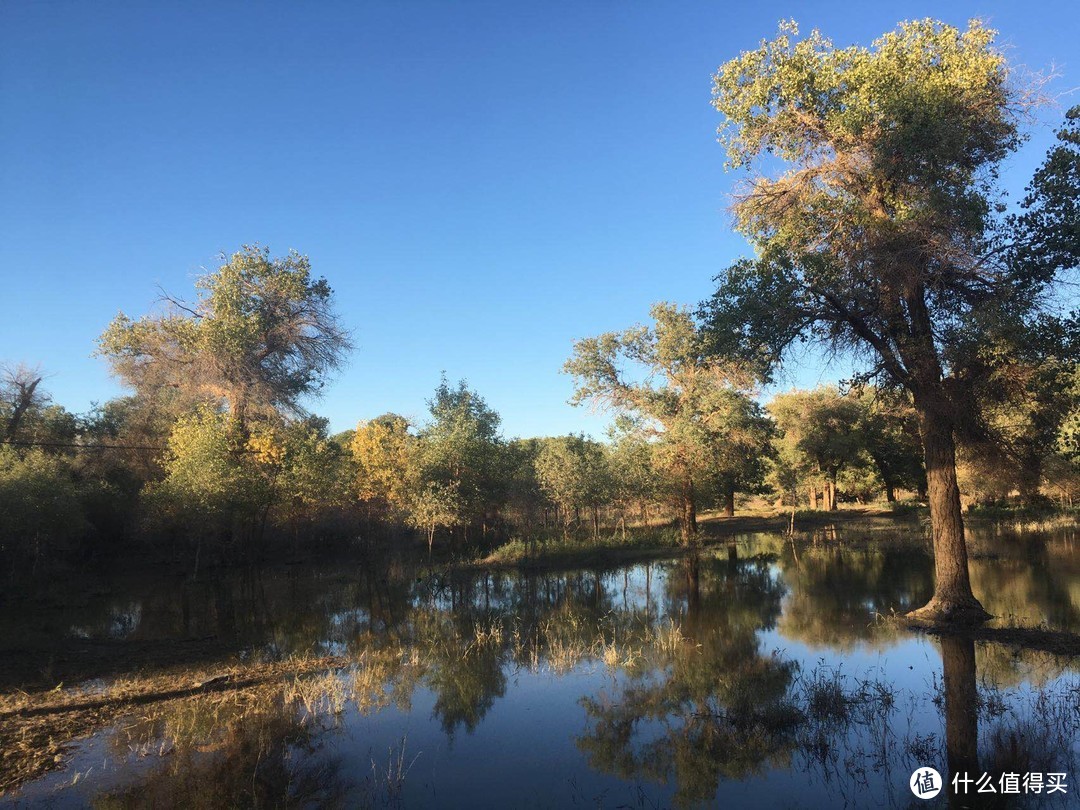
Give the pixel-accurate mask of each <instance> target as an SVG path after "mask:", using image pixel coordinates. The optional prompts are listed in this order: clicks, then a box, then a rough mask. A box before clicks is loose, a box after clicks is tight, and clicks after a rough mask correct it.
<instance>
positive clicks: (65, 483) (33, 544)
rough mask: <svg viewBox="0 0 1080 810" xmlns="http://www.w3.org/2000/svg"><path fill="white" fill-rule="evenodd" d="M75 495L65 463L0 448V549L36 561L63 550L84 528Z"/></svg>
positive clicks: (35, 451) (38, 452) (55, 457)
mask: <svg viewBox="0 0 1080 810" xmlns="http://www.w3.org/2000/svg"><path fill="white" fill-rule="evenodd" d="M80 495H81V492H80V488H79V486H78V484H77V482H76V481H75V479H74V477H73V475H72V470H71V465H70V463H69V462H68V460H67V459H65V458H63V457H61V456H58V455H55V454H49V453H46V452H44V451H42V450H38V449H31V450H29V451H26V452H25V453H19V452H17V451H16V450H15V449H13V448H11V447H6V446H3V445H0V550H3V551H4V552H5V556H8V555H10V556H13V557H23V556H28V555H33V556H34V557H37V556H39V555H41V554H43V553H44V554H45V555H46V556H47V555H48V553H49V552H51V551H54V550H64V549H66V548H69V547H70V546H71V545H72V544H73V543H74V541H76V540H78V539H79V538H80V537H81V536H82V534H83V533H84V532H85V531H86V529H87V528H88V525H87V522H86V518H85V516H84V513H83V508H82V504H81V501H80Z"/></svg>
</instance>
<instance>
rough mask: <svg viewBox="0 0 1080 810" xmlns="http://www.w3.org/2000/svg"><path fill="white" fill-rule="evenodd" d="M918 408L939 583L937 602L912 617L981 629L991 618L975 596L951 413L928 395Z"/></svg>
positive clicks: (936, 588) (913, 613)
mask: <svg viewBox="0 0 1080 810" xmlns="http://www.w3.org/2000/svg"><path fill="white" fill-rule="evenodd" d="M915 407H916V409H917V410H918V412H919V427H920V429H921V431H922V437H923V453H924V458H925V460H926V482H927V490H928V495H929V498H930V527H931V532H932V534H933V541H934V574H935V583H934V596H933V598H931V600H930V601H929V602H928V603H927V604H926V605H925V606H923V607H921V608H919V609H918V610H915V611H912V612H911V613H910V614H909V615H910V616H911V617H912V618H915V619H923V620H928V621H948V622H960V623H972V624H978V623H982V622H984V621H986V620H987V619H989V618H990V614H989V613H987V612H986V611H985V610H984V609H983V606H982V605H981V604H980V603H979V600H978V599H976V598H975V595H974V594H973V593H972V592H971V580H970V578H969V576H968V556H967V545H966V543H965V541H964V519H963V516H962V515H961V512H960V488H959V486H957V483H956V445H955V443H954V441H953V433H952V420H951V419H950V418H949V409H948V406H947V405H946V404H945V403H944V402H943V400H941V399H939V398H938V397H934V396H932V395H928V394H926V393H923V394H922V395H921V396H917V397H916V402H915Z"/></svg>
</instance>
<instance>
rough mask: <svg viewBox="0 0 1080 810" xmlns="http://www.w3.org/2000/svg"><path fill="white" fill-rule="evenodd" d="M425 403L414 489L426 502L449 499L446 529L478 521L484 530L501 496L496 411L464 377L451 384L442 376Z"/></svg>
mask: <svg viewBox="0 0 1080 810" xmlns="http://www.w3.org/2000/svg"><path fill="white" fill-rule="evenodd" d="M428 405H429V407H430V409H431V421H430V422H429V423H428V424H427V425H425V426H424V427H423V429H422V430H421V431H420V434H419V438H420V445H419V456H418V458H419V470H420V472H419V481H420V484H419V488H420V490H421V491H423V492H427V493H429V495H425V498H428V499H429V500H432V502H438V503H441V504H444V505H445V504H447V503H449V502H450V500H452V501H453V503H454V504H455V507H456V508H457V510H458V512H457V516H456V518H455V519H454V520H453V521H451V523H450V524H449V525H451V526H452V527H455V528H460V529H462V530H463V531H464V533H465V534H467V533H468V530H469V527H470V526H473V525H476V524H480V526H481V528H482V530H484V531H485V532H486V530H487V529H488V528H490V527H491V525H492V523H493V522H494V519H495V516H496V514H497V512H498V509H499V507H500V506H501V504H502V502H503V499H504V497H505V492H504V484H505V481H504V472H505V470H504V464H503V459H502V450H503V440H502V437H501V436H500V434H499V424H500V422H501V420H500V418H499V415H498V414H497V413H496V412H495V411H494V410H492V409H491V408H489V407H488V405H487V403H486V402H484V400H483V398H482V397H481V396H480V395H479V394H477V393H476V392H475V391H470V390H469V388H468V386H467V385H466V383H465V381H464V380H462V381H460V382H459V383H458V385H457V387H456V388H451V387H450V385H449V384H448V383H447V382H446V380H445V379H443V380H442V382H441V383H440V384H439V387H438V388H436V389H435V397H434V398H433V399H432V400H431V401H430V402H429V403H428ZM432 485H435V486H432ZM448 493H452V494H453V497H452V499H450V496H449V494H448Z"/></svg>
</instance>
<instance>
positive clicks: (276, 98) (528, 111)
mask: <svg viewBox="0 0 1080 810" xmlns="http://www.w3.org/2000/svg"><path fill="white" fill-rule="evenodd" d="M789 16H794V17H795V18H796V19H797V20H799V22H800V23H801V25H802V26H803V27H804V28H806V29H808V28H810V27H814V26H816V27H818V28H820V29H822V30H823V31H824V32H825V33H826V34H828V35H830V36H831V37H832V38H833V39H834V41H836V42H837V43H838V44H845V45H846V44H849V43H851V42H861V43H866V44H868V43H869V42H870V41H871V40H872V39H873V38H874V37H875V36H877V35H878V34H880V33H882V32H883V31H885V30H888V29H891V28H892V27H893V26H894V25H895V24H896V22H897V21H898V20H899V19H902V18H915V17H923V16H935V17H938V18H941V19H944V20H946V21H949V22H952V23H956V24H961V25H962V24H963V23H964V22H965V21H966V20H967V19H968V18H970V17H973V16H980V17H983V18H986V19H989V20H990V22H991V23H992V24H993V25H994V26H995V27H997V28H998V29H999V30H1000V31H1001V36H1002V41H1003V42H1004V43H1005V44H1007V46H1008V47H1009V48H1010V53H1011V55H1012V58H1013V60H1014V61H1015V62H1016V63H1019V64H1024V65H1028V66H1030V67H1032V68H1045V67H1048V66H1050V65H1051V64H1056V65H1057V66H1058V68H1059V70H1060V72H1061V73H1062V74H1063V75H1062V78H1061V79H1059V80H1058V81H1056V82H1055V84H1054V85H1053V88H1052V89H1053V90H1054V91H1056V92H1059V93H1060V92H1066V91H1068V90H1069V89H1070V88H1073V87H1076V86H1077V85H1080V22H1078V21H1080V15H1077V13H1076V9H1075V6H1073V5H1072V4H1071V3H1065V2H1048V3H1030V2H1029V3H1015V2H1011V3H1010V2H965V3H945V2H941V1H940V0H937V2H911V3H902V4H901V3H896V4H886V3H869V4H842V3H838V4H830V3H809V2H800V3H792V2H788V3H773V2H760V3H722V2H711V3H698V2H677V3H670V2H651V3H650V2H626V1H625V0H619V1H618V2H615V1H614V0H612V1H611V2H580V1H579V2H550V0H544V1H543V2H528V3H526V2H512V1H508V0H500V1H499V2H471V1H468V2H409V1H408V0H405V1H402V2H341V3H330V2H320V3H297V2H281V3H240V2H235V3H232V2H206V3H196V2H184V3H179V2H177V3H164V2H155V3H142V2H140V3H136V2H130V3H111V2H103V1H101V2H93V3H87V2H15V0H0V248H2V264H0V282H2V283H0V360H8V361H19V360H22V361H26V362H30V363H40V364H41V365H42V367H43V368H44V369H45V370H46V371H48V372H49V373H51V374H52V376H51V377H50V379H49V380H48V386H49V389H50V390H51V391H52V393H53V395H54V398H55V400H56V401H57V402H59V403H61V404H64V405H65V406H67V407H68V408H69V409H71V410H75V411H83V410H85V409H87V408H88V407H89V405H90V403H91V402H92V401H95V400H96V401H103V400H105V399H108V398H109V397H111V396H114V395H116V394H117V393H119V390H120V389H119V388H118V387H117V386H116V384H115V383H114V382H113V381H111V380H110V378H109V376H108V372H107V369H106V367H105V364H104V363H103V362H102V361H101V360H99V359H93V358H91V357H90V353H91V352H92V351H93V348H94V340H95V338H96V336H97V335H98V334H99V333H100V332H101V330H102V329H103V328H104V326H105V325H106V324H107V323H108V322H109V320H110V319H111V318H112V317H113V316H114V315H115V314H116V312H117V311H118V310H123V311H124V312H126V313H128V314H129V315H141V314H144V313H145V312H146V311H147V310H148V309H149V307H150V305H151V303H152V301H153V299H154V298H155V296H156V291H157V285H161V286H162V287H164V288H165V289H168V290H169V291H171V292H175V293H178V294H181V295H189V294H190V293H191V285H192V281H193V279H194V277H195V276H196V275H197V274H199V273H200V272H203V271H205V270H208V269H213V268H214V267H216V256H217V254H218V253H219V252H221V251H230V252H231V251H232V250H235V249H236V248H237V247H238V246H239V245H240V244H242V243H247V242H259V243H262V244H265V245H268V246H269V247H270V248H271V250H272V251H273V252H274V253H275V254H280V253H284V252H285V251H286V250H288V249H289V248H296V249H297V250H299V251H301V252H303V253H307V254H308V255H309V256H310V257H311V260H312V262H313V265H314V267H315V269H316V272H317V273H319V274H321V275H324V276H326V277H327V278H328V279H329V280H330V282H331V284H332V286H333V287H334V289H335V290H336V293H337V302H338V308H339V311H340V312H341V314H342V317H343V319H344V321H345V323H346V325H347V326H348V327H349V328H350V329H352V330H353V331H354V334H355V339H356V343H357V345H358V348H357V351H356V352H355V354H354V355H353V356H352V359H351V362H350V363H349V365H348V367H347V368H346V369H345V370H344V371H343V373H342V374H341V375H340V376H339V377H338V378H337V379H336V380H335V381H334V383H333V384H332V385H331V386H330V387H329V388H328V390H327V392H326V395H325V397H324V398H323V399H322V400H321V401H319V402H317V403H315V404H314V407H315V409H316V410H317V411H319V412H320V413H323V414H325V415H327V416H329V417H330V419H331V422H332V425H333V427H334V429H335V430H341V429H344V428H346V427H351V426H353V425H354V424H355V423H356V421H357V420H358V419H362V418H370V417H372V416H375V415H377V414H379V413H382V412H385V411H388V410H393V411H397V412H400V413H404V414H406V415H411V416H415V417H422V416H423V415H424V413H425V407H424V401H425V399H427V398H428V397H429V396H430V395H431V392H432V390H433V389H434V387H435V385H436V384H437V383H438V380H439V374H440V372H441V371H442V370H444V369H445V371H446V373H447V375H448V376H449V377H450V378H451V380H455V379H457V378H461V377H465V378H467V379H468V380H469V383H470V385H471V386H472V387H474V388H475V389H477V390H478V391H479V392H480V393H481V394H482V395H483V396H484V397H485V398H486V399H487V400H488V402H489V403H490V404H491V405H492V406H494V407H495V408H496V409H497V410H498V411H499V412H500V413H501V414H502V416H503V420H504V427H505V430H506V433H507V434H508V435H543V434H555V433H563V432H566V431H570V430H575V431H576V430H585V431H589V432H593V433H597V434H598V433H599V432H600V430H601V429H602V425H603V423H604V422H603V420H602V419H600V418H599V417H597V416H592V415H590V414H589V413H588V412H587V411H585V410H583V409H574V408H571V407H570V406H569V405H567V404H566V399H567V398H568V396H569V395H570V393H571V384H570V380H569V379H568V378H567V377H565V376H564V375H562V374H560V373H559V368H560V366H561V364H562V363H563V361H564V360H565V358H566V357H567V355H568V353H569V351H570V347H571V345H572V342H573V340H574V339H575V338H579V337H584V336H587V335H591V334H596V333H598V332H601V331H606V330H609V329H621V328H624V327H626V326H629V325H631V324H633V323H635V322H639V321H642V320H644V319H645V317H646V315H647V311H648V307H649V305H650V304H651V303H652V302H654V301H657V300H661V299H663V300H674V301H678V302H683V303H690V304H692V303H696V302H697V301H699V300H700V299H702V298H704V297H705V296H707V295H708V293H709V292H710V289H711V282H710V279H711V278H712V277H713V276H714V275H715V274H716V273H717V272H718V271H720V270H721V269H722V268H723V267H725V266H726V265H727V264H728V263H729V262H730V261H731V260H732V259H734V258H736V257H738V256H739V255H741V254H743V253H744V252H745V251H746V247H745V245H744V244H743V242H742V240H741V239H740V238H739V237H736V236H734V235H732V234H731V232H730V228H729V222H728V217H727V215H726V213H725V206H726V195H727V193H728V190H729V187H730V183H731V180H732V178H731V177H730V176H727V175H725V174H724V172H723V166H722V164H723V154H722V150H721V148H720V147H719V145H717V144H716V142H715V128H716V125H717V124H718V123H719V121H718V115H717V114H716V113H715V112H714V111H713V109H712V108H711V107H710V105H709V98H710V77H711V75H712V73H713V72H714V71H715V69H716V67H717V66H718V65H719V64H720V63H721V62H723V61H725V60H726V59H729V58H731V57H733V56H735V55H737V54H738V53H739V51H740V50H744V49H747V48H751V47H754V46H755V45H756V43H757V42H758V40H760V39H761V38H762V37H764V36H768V35H771V34H772V33H773V32H774V31H775V28H776V23H777V21H778V20H779V19H781V18H784V17H789ZM1077 101H1080V97H1078V96H1077V94H1073V95H1071V96H1066V97H1064V98H1063V99H1061V101H1060V108H1059V109H1058V110H1053V111H1049V112H1048V113H1047V114H1046V116H1045V117H1046V118H1047V120H1051V121H1052V120H1054V119H1056V118H1057V117H1059V116H1060V113H1061V111H1062V110H1063V109H1064V108H1065V107H1067V106H1069V105H1070V104H1073V103H1077ZM1050 139H1051V133H1050V131H1049V128H1047V127H1042V128H1039V129H1037V130H1036V131H1035V132H1034V137H1033V140H1032V141H1031V143H1030V144H1029V145H1028V146H1027V147H1026V148H1025V151H1024V153H1023V154H1021V155H1020V156H1018V157H1017V158H1015V159H1014V160H1013V161H1012V163H1011V165H1010V167H1009V172H1008V174H1007V180H1008V181H1009V183H1010V184H1011V185H1012V187H1013V188H1014V189H1015V190H1016V191H1017V192H1018V191H1019V190H1020V189H1021V188H1022V186H1023V183H1024V181H1025V180H1026V178H1027V177H1028V176H1029V175H1030V172H1031V169H1032V168H1033V167H1034V166H1035V165H1036V164H1037V162H1038V161H1039V159H1040V158H1041V156H1042V154H1043V153H1044V152H1045V149H1046V146H1047V145H1048V143H1049V142H1050ZM843 373H844V369H837V368H832V369H824V370H823V369H822V368H821V367H820V365H819V364H818V363H817V362H815V361H814V359H813V358H807V362H806V365H805V366H804V367H803V368H801V369H799V370H797V371H795V372H794V375H793V379H794V381H796V382H798V383H799V384H803V385H812V384H814V383H816V382H818V381H819V380H821V381H824V380H830V379H835V378H836V377H838V376H843Z"/></svg>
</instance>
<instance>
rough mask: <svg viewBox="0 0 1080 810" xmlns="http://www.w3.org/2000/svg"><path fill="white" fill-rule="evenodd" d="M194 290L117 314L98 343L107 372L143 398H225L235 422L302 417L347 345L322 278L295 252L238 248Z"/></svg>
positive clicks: (199, 400) (329, 292)
mask: <svg viewBox="0 0 1080 810" xmlns="http://www.w3.org/2000/svg"><path fill="white" fill-rule="evenodd" d="M196 287H197V289H198V298H197V300H196V301H195V302H194V303H191V304H188V303H186V302H183V301H181V300H178V299H172V298H166V299H165V301H166V310H165V312H164V313H162V314H160V315H154V316H148V317H144V318H140V319H139V320H132V319H131V318H129V317H127V316H126V315H124V314H122V313H121V314H120V315H118V316H117V317H116V319H115V320H114V321H113V322H112V323H111V324H110V325H109V327H108V328H107V329H106V330H105V332H104V333H103V334H102V336H101V338H100V339H99V353H100V354H102V355H103V356H105V357H106V358H107V359H108V360H109V363H110V365H111V366H112V368H113V371H114V372H115V373H116V374H117V375H118V376H119V377H120V378H121V379H122V380H123V381H124V382H125V383H127V384H128V385H131V386H133V387H134V388H135V389H136V390H138V391H140V392H143V393H144V394H145V395H148V396H159V395H164V396H166V397H171V398H175V397H177V396H179V398H180V399H181V400H182V401H187V402H210V403H215V404H217V403H222V402H224V403H226V404H227V405H228V407H229V410H230V412H231V413H233V415H234V416H237V417H238V418H240V419H241V421H243V420H244V419H246V418H247V417H248V415H249V414H262V415H266V414H268V413H274V412H277V411H282V412H285V413H293V414H295V413H300V412H302V408H301V404H300V403H301V399H302V397H304V396H306V395H310V394H314V393H317V392H318V390H319V389H320V388H321V386H322V384H323V380H324V378H325V376H326V375H327V374H328V373H329V372H330V371H332V370H334V369H335V368H337V367H338V365H339V364H340V363H341V360H342V356H343V354H344V352H345V351H346V350H347V349H348V348H349V340H348V336H347V334H346V333H345V331H344V330H343V329H342V328H341V327H340V326H339V325H338V323H337V319H336V316H335V315H334V313H333V309H332V291H331V289H330V286H329V284H327V282H326V280H325V279H321V278H319V279H316V278H313V277H312V275H311V265H310V262H309V261H308V259H307V257H306V256H301V255H300V254H298V253H296V252H292V253H289V254H288V255H287V256H285V257H283V258H277V259H272V258H271V257H270V253H269V250H267V249H265V248H260V247H254V246H245V247H243V248H242V249H241V250H240V251H239V252H237V253H235V254H233V256H232V257H230V258H229V259H228V261H226V262H225V263H224V264H223V265H222V266H221V267H219V268H218V269H217V271H215V272H213V273H210V274H208V275H206V276H203V277H202V278H201V279H199V281H198V282H197V284H196ZM170 389H171V390H170Z"/></svg>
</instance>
